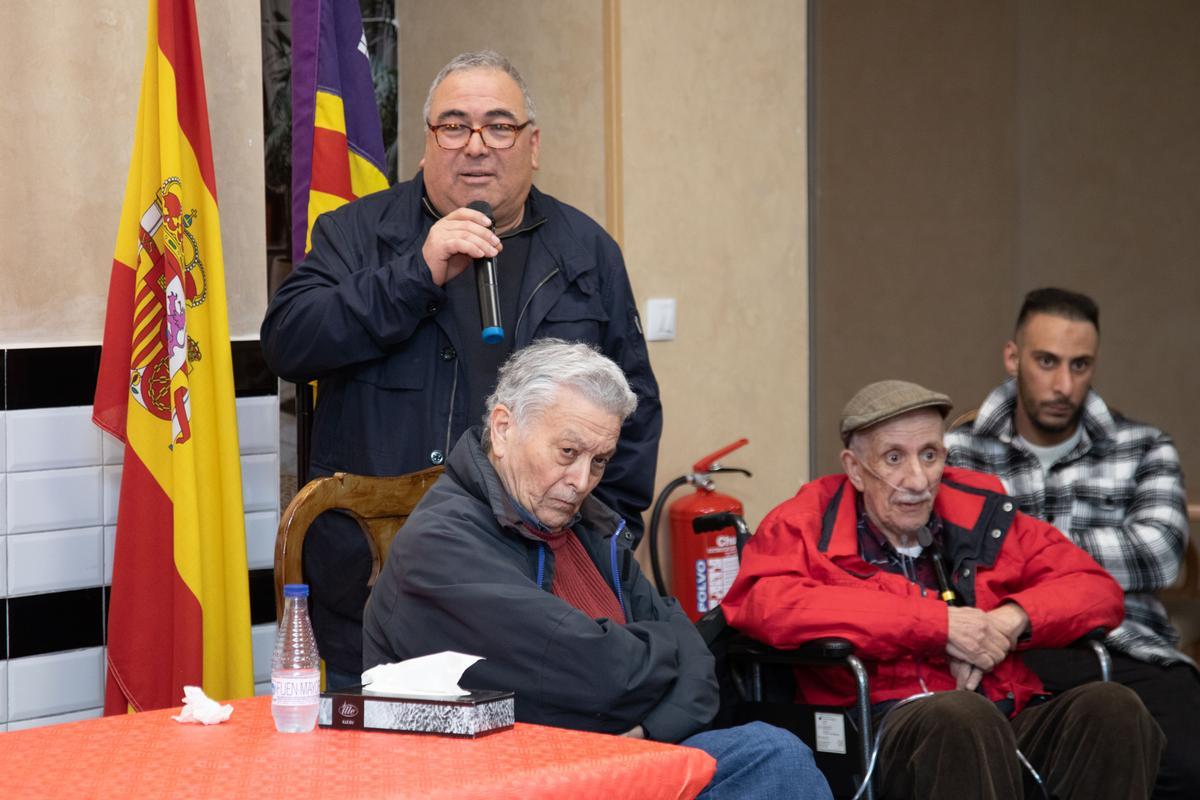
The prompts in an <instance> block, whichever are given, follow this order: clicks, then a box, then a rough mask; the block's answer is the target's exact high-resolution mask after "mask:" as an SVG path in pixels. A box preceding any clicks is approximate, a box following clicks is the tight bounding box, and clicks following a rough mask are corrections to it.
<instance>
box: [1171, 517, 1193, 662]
mask: <svg viewBox="0 0 1200 800" xmlns="http://www.w3.org/2000/svg"><path fill="white" fill-rule="evenodd" d="M1187 510H1188V519H1190V520H1191V523H1192V528H1193V532H1194V531H1195V530H1196V529H1197V528H1198V527H1200V503H1189V504H1188V507H1187ZM1162 601H1163V605H1164V606H1166V607H1167V613H1168V614H1169V615H1170V617H1171V623H1172V624H1173V625H1174V626H1175V629H1176V630H1177V631H1179V649H1180V650H1182V651H1183V652H1184V653H1187V654H1188V655H1189V656H1191V657H1192V658H1193V659H1200V550H1198V549H1197V544H1196V537H1195V536H1190V537H1188V544H1187V550H1186V552H1185V553H1184V556H1183V569H1181V570H1180V572H1179V579H1178V580H1176V581H1175V585H1174V586H1172V587H1171V588H1169V589H1167V590H1165V591H1163V593H1162Z"/></svg>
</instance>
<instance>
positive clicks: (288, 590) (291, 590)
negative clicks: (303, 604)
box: [283, 583, 308, 597]
mask: <svg viewBox="0 0 1200 800" xmlns="http://www.w3.org/2000/svg"><path fill="white" fill-rule="evenodd" d="M283 596H284V597H308V584H307V583H285V584H284V585H283Z"/></svg>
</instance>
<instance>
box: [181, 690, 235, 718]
mask: <svg viewBox="0 0 1200 800" xmlns="http://www.w3.org/2000/svg"><path fill="white" fill-rule="evenodd" d="M232 713H233V706H223V705H221V704H220V703H218V702H217V701H216V700H213V699H212V698H211V697H209V696H208V695H206V694H205V693H204V690H203V689H201V688H200V687H199V686H185V687H183V710H182V711H181V712H180V713H179V714H178V715H176V716H173V717H171V719H173V720H175V721H176V722H199V723H201V724H204V725H216V724H217V723H218V722H224V721H225V720H227V719H229V715H230V714H232Z"/></svg>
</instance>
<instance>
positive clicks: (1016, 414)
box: [946, 288, 1200, 800]
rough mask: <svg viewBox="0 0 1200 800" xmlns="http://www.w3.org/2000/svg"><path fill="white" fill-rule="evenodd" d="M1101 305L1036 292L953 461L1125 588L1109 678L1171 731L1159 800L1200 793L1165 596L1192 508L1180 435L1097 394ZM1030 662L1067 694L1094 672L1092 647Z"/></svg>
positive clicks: (1192, 694)
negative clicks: (991, 479)
mask: <svg viewBox="0 0 1200 800" xmlns="http://www.w3.org/2000/svg"><path fill="white" fill-rule="evenodd" d="M1099 340H1100V314H1099V309H1098V308H1097V307H1096V304H1095V302H1094V301H1092V300H1091V299H1090V298H1088V297H1086V296H1084V295H1082V294H1077V293H1075V292H1069V291H1066V290H1063V289H1052V288H1051V289H1037V290H1035V291H1033V292H1030V293H1029V294H1028V295H1027V296H1026V298H1025V302H1024V304H1023V305H1022V307H1021V312H1020V314H1019V315H1018V317H1017V326H1016V333H1015V334H1014V336H1013V340H1012V341H1010V342H1008V343H1007V344H1006V345H1005V346H1004V363H1005V367H1006V368H1007V370H1008V374H1009V376H1010V379H1009V380H1007V381H1005V382H1004V383H1003V384H1001V385H1000V386H998V387H997V388H996V389H994V390H993V391H992V392H991V394H989V395H988V396H987V398H986V399H985V400H984V402H983V405H982V406H980V408H979V413H978V415H977V416H976V418H975V420H974V422H973V423H972V424H967V425H963V426H962V427H960V428H958V429H956V430H953V431H951V432H950V433H948V434H947V435H946V447H947V450H948V463H950V464H952V465H954V466H959V467H967V468H969V469H975V470H979V471H981V472H990V473H992V474H994V475H997V476H998V477H999V478H1000V479H1001V481H1003V483H1004V487H1005V489H1006V491H1007V492H1008V493H1009V494H1010V495H1012V496H1013V497H1014V498H1015V499H1016V500H1017V502H1018V504H1019V506H1020V509H1021V511H1023V512H1025V513H1026V514H1030V515H1032V516H1035V517H1039V518H1041V519H1044V520H1046V521H1047V522H1049V523H1051V524H1052V525H1054V526H1055V527H1057V528H1059V529H1060V530H1062V531H1063V532H1064V533H1065V534H1067V536H1068V537H1070V538H1071V540H1072V541H1074V542H1075V543H1076V544H1077V545H1079V546H1080V547H1082V548H1083V549H1084V550H1086V551H1087V552H1088V554H1090V555H1091V556H1092V557H1093V558H1094V559H1096V561H1098V562H1099V563H1100V564H1101V566H1103V567H1104V568H1105V569H1107V570H1108V571H1109V573H1110V574H1111V575H1112V576H1113V578H1115V579H1116V581H1117V582H1118V583H1119V584H1120V585H1121V588H1122V589H1124V590H1125V621H1124V622H1123V623H1122V624H1121V626H1120V627H1118V628H1117V629H1116V630H1114V631H1112V632H1111V633H1110V634H1109V637H1108V642H1107V643H1108V646H1109V649H1110V651H1111V652H1112V656H1113V680H1115V681H1118V682H1120V683H1123V684H1125V685H1126V686H1128V687H1130V688H1131V689H1133V690H1134V691H1136V692H1137V693H1138V695H1139V696H1140V697H1141V698H1142V702H1143V703H1144V704H1145V706H1146V708H1147V709H1148V710H1149V711H1150V713H1151V714H1152V715H1153V716H1154V718H1155V720H1156V721H1157V722H1158V724H1159V726H1160V727H1161V728H1162V730H1163V733H1165V734H1166V737H1167V747H1166V750H1164V752H1163V756H1162V763H1161V765H1160V768H1159V772H1158V781H1157V784H1156V786H1155V793H1154V797H1155V798H1156V800H1162V799H1163V798H1197V797H1200V757H1198V755H1197V754H1200V676H1198V674H1197V672H1196V665H1195V664H1194V663H1193V662H1192V660H1191V659H1189V658H1188V657H1187V656H1185V655H1184V654H1183V653H1181V652H1179V651H1178V650H1177V649H1175V645H1176V644H1178V641H1179V636H1178V634H1177V633H1176V632H1175V629H1174V628H1173V627H1172V626H1171V623H1170V622H1169V621H1168V619H1167V613H1166V610H1165V609H1164V608H1163V605H1162V603H1161V602H1159V600H1158V597H1157V592H1158V590H1160V589H1163V588H1166V587H1167V586H1170V585H1171V583H1173V582H1174V581H1175V578H1176V576H1177V575H1178V574H1179V568H1180V564H1181V562H1182V560H1183V554H1184V549H1185V547H1186V545H1187V535H1188V528H1187V525H1188V522H1187V505H1186V499H1185V494H1184V488H1183V474H1182V472H1181V470H1180V467H1179V454H1178V453H1177V452H1176V450H1175V447H1174V445H1173V444H1172V442H1171V438H1170V437H1169V436H1167V435H1166V434H1165V433H1163V432H1162V431H1160V430H1158V429H1157V428H1154V427H1152V426H1150V425H1145V424H1142V423H1139V422H1134V421H1133V420H1130V419H1126V418H1125V417H1123V416H1121V415H1120V414H1119V413H1117V412H1115V411H1113V410H1112V409H1110V408H1109V407H1108V406H1107V405H1105V403H1104V401H1103V400H1101V399H1100V395H1098V394H1096V392H1094V391H1092V389H1091V384H1092V377H1093V375H1094V373H1095V368H1096V354H1097V351H1098V349H1099ZM1026 663H1027V664H1029V666H1031V667H1033V669H1034V670H1035V671H1037V672H1038V673H1039V675H1040V676H1041V678H1042V680H1043V681H1044V682H1045V684H1046V687H1047V688H1048V689H1050V690H1053V691H1060V690H1062V689H1065V688H1069V687H1070V686H1074V685H1077V684H1079V683H1081V682H1083V681H1086V680H1092V679H1094V678H1095V677H1096V675H1095V671H1096V664H1095V660H1094V658H1093V657H1092V656H1091V654H1090V653H1088V654H1083V653H1081V652H1073V651H1069V650H1063V651H1053V652H1052V651H1043V652H1040V653H1036V654H1034V653H1031V654H1029V656H1028V657H1027V658H1026Z"/></svg>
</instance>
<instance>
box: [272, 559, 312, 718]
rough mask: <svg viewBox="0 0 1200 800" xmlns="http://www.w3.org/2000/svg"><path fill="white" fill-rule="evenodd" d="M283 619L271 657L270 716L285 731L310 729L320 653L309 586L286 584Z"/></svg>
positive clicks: (276, 633)
mask: <svg viewBox="0 0 1200 800" xmlns="http://www.w3.org/2000/svg"><path fill="white" fill-rule="evenodd" d="M283 598H284V600H283V619H282V620H280V621H279V629H278V630H277V631H276V632H275V654H274V656H272V658H271V716H273V717H274V718H275V729H276V730H278V731H281V732H282V733H308V732H309V731H311V730H312V729H313V727H314V726H315V725H316V724H317V705H318V703H319V701H320V693H321V657H320V655H318V653H317V640H316V639H315V638H314V637H313V629H312V622H310V621H309V619H308V586H307V585H306V584H303V583H289V584H287V585H285V586H284V587H283Z"/></svg>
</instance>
